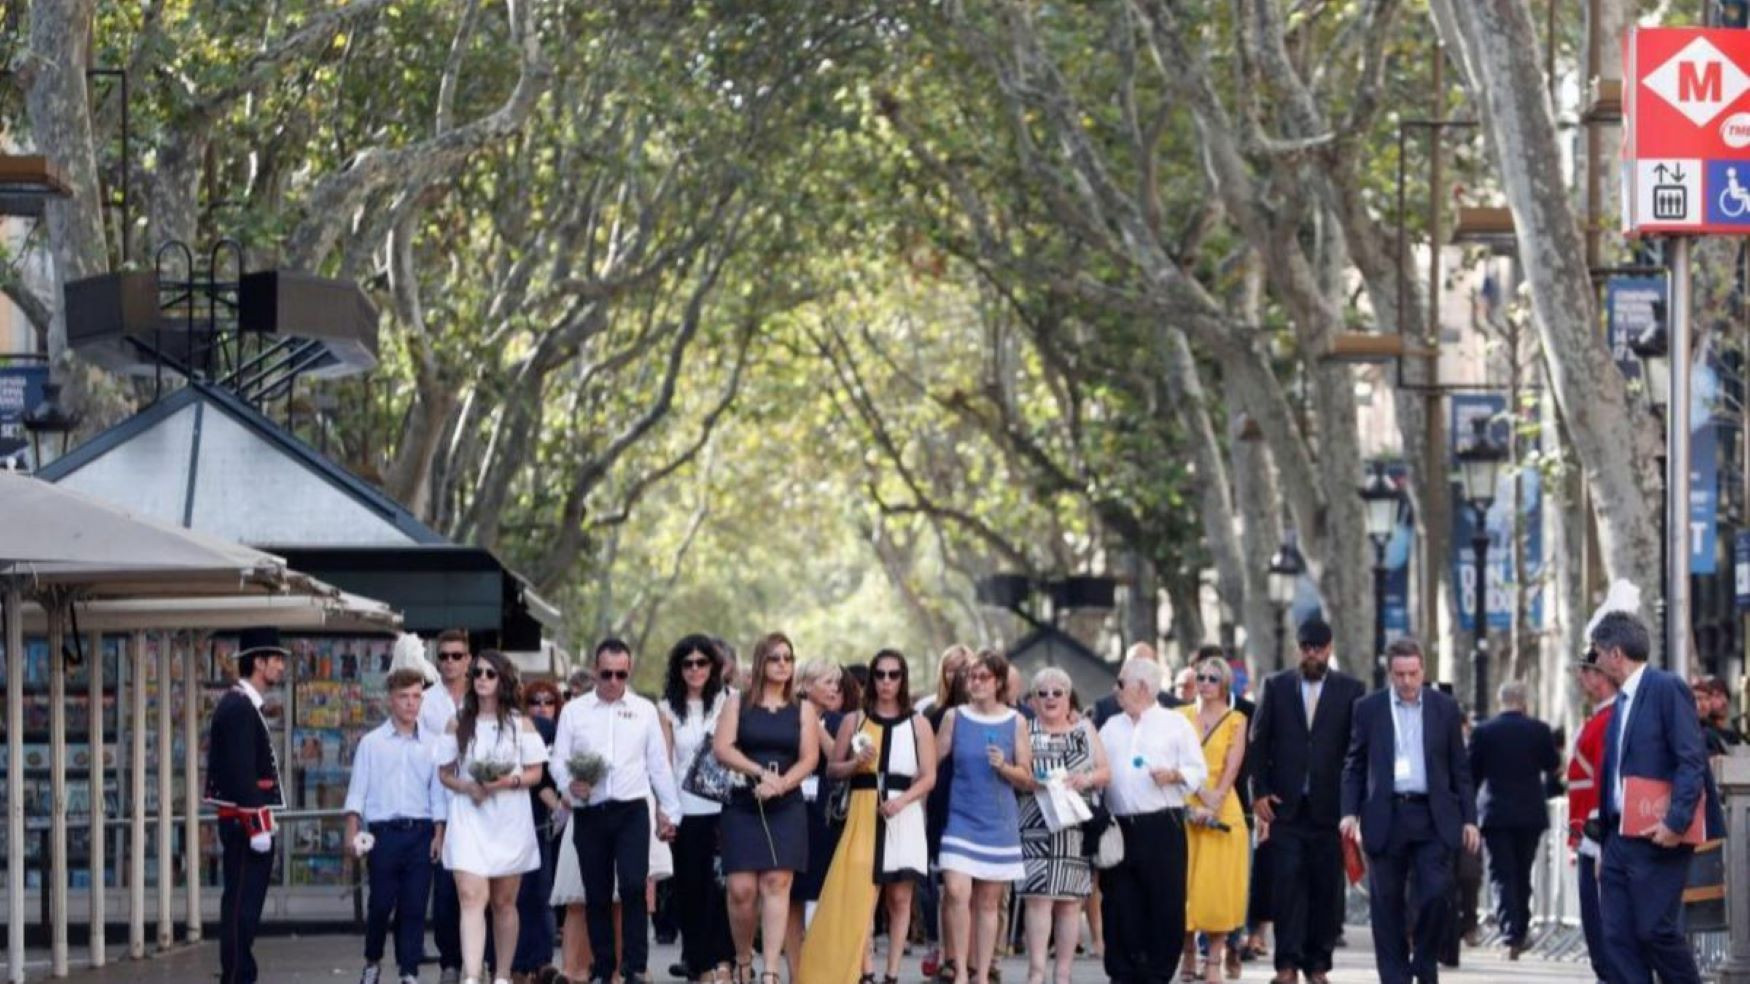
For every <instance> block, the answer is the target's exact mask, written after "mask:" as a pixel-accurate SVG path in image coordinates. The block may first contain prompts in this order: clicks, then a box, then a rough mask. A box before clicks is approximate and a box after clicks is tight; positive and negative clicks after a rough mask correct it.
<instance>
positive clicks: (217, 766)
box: [205, 680, 286, 984]
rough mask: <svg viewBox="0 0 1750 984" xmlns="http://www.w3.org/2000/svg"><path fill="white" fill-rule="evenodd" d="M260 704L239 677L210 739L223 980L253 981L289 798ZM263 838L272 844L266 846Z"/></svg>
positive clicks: (209, 796) (216, 713) (209, 788)
mask: <svg viewBox="0 0 1750 984" xmlns="http://www.w3.org/2000/svg"><path fill="white" fill-rule="evenodd" d="M261 703H262V699H261V694H259V693H257V692H256V690H255V688H254V687H252V686H250V684H249V681H247V680H240V681H238V682H237V685H236V686H235V687H233V688H232V689H231V690H230V692H228V693H226V694H225V696H223V697H221V698H220V699H219V705H218V707H216V708H214V710H213V723H212V732H211V735H210V737H209V739H208V743H207V776H206V793H205V799H206V801H207V802H208V803H211V804H213V805H214V806H216V807H218V813H219V844H220V846H221V847H222V848H223V850H224V861H223V868H224V893H223V895H222V897H221V899H220V903H219V905H220V909H219V984H255V981H256V967H255V957H254V955H253V953H252V952H251V950H252V949H253V947H254V945H255V934H256V931H257V930H258V929H259V928H260V926H261V909H262V905H263V904H264V903H265V902H266V901H267V883H268V879H269V878H270V877H271V876H272V874H273V839H272V838H273V831H274V822H273V811H274V810H276V809H283V808H284V807H285V805H286V804H285V795H284V793H283V791H282V790H281V787H280V771H279V760H278V758H277V756H275V754H274V749H273V736H272V733H271V732H270V731H269V729H268V726H267V719H266V718H264V717H263V716H262V714H261ZM252 839H255V844H254V845H253V846H252V844H251V840H252ZM264 844H265V846H266V849H265V850H262V849H260V848H261V847H262V846H263V845H264Z"/></svg>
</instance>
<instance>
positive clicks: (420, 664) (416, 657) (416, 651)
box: [389, 632, 441, 686]
mask: <svg viewBox="0 0 1750 984" xmlns="http://www.w3.org/2000/svg"><path fill="white" fill-rule="evenodd" d="M408 668H412V669H415V670H418V671H419V672H420V673H422V674H424V675H425V682H426V684H427V685H428V686H429V685H431V684H434V683H437V682H438V680H439V679H441V678H440V677H439V676H438V671H437V667H435V666H433V665H431V660H429V659H426V658H425V640H424V639H421V638H420V637H419V636H417V635H415V634H414V633H412V632H403V633H401V637H400V638H399V639H396V640H395V649H394V658H392V659H391V660H390V661H389V672H391V673H393V672H395V671H396V670H402V669H408Z"/></svg>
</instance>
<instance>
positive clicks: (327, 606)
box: [24, 581, 401, 635]
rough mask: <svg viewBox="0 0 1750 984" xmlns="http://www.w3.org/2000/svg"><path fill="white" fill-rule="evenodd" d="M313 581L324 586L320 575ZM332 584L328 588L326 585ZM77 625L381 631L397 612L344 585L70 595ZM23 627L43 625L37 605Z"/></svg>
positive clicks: (93, 628)
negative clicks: (206, 593)
mask: <svg viewBox="0 0 1750 984" xmlns="http://www.w3.org/2000/svg"><path fill="white" fill-rule="evenodd" d="M311 583H312V584H313V585H319V586H321V587H324V588H327V587H328V586H327V585H324V584H323V583H322V582H321V581H312V582H311ZM329 590H331V591H332V590H333V589H331V588H330V589H329ZM73 608H74V611H75V613H76V614H75V617H76V618H77V620H78V624H79V628H80V629H81V630H82V631H85V632H122V631H132V630H135V629H147V630H159V629H207V630H212V631H217V632H224V631H226V630H232V629H246V628H249V627H250V626H254V625H275V626H278V627H279V628H281V629H289V630H291V631H301V632H346V633H365V634H381V635H387V634H389V633H391V632H394V631H395V630H396V629H398V628H400V627H401V616H400V615H398V614H396V612H395V611H394V610H393V609H391V608H390V607H389V606H388V605H385V604H383V603H382V602H380V601H374V600H372V599H370V598H362V597H360V596H358V595H355V594H347V593H346V592H344V591H334V592H333V594H332V595H330V594H322V595H307V594H286V595H263V596H253V597H251V596H242V597H229V598H214V597H187V598H145V599H141V598H131V599H120V600H93V601H76V602H74V603H73ZM24 631H25V632H27V633H37V634H41V633H44V632H46V631H48V618H47V617H46V616H45V614H44V613H43V610H42V606H40V605H38V604H35V603H34V602H33V603H28V604H26V605H25V606H24Z"/></svg>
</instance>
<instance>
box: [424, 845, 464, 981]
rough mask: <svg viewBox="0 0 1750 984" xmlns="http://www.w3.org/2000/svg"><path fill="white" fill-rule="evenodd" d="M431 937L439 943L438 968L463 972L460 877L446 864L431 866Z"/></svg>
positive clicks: (439, 863) (438, 863)
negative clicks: (458, 883) (459, 894)
mask: <svg viewBox="0 0 1750 984" xmlns="http://www.w3.org/2000/svg"><path fill="white" fill-rule="evenodd" d="M431 938H432V941H433V942H435V943H436V944H437V951H438V966H439V967H441V968H443V969H444V970H461V969H462V902H461V900H460V899H458V898H456V876H455V875H454V874H451V873H450V870H449V869H448V868H445V867H444V864H443V862H442V861H433V862H432V865H431Z"/></svg>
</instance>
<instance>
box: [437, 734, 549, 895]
mask: <svg viewBox="0 0 1750 984" xmlns="http://www.w3.org/2000/svg"><path fill="white" fill-rule="evenodd" d="M432 754H433V758H434V759H435V760H436V761H437V764H438V765H439V766H440V767H442V766H446V765H449V764H451V763H452V762H455V761H456V736H455V735H454V734H447V735H444V736H443V738H441V739H439V741H438V743H437V745H436V746H435V747H434V748H433V752H432ZM482 760H491V761H498V762H504V763H506V764H508V765H510V766H512V767H513V768H521V767H524V766H530V765H539V764H541V763H543V762H546V761H547V746H546V745H544V744H542V743H541V736H540V734H539V733H538V732H536V731H533V730H530V731H524V730H523V727H522V716H521V715H519V714H513V715H511V717H510V719H509V721H508V722H507V723H506V724H505V726H504V729H503V731H502V732H501V731H500V730H499V727H498V722H497V721H494V720H489V719H485V718H482V719H481V720H479V721H477V722H475V728H474V740H473V741H472V742H471V743H470V744H469V747H468V749H467V751H466V752H465V753H464V754H463V755H462V762H461V774H462V775H464V776H465V775H467V774H468V767H469V765H470V764H471V763H473V762H476V761H482ZM540 866H541V847H540V844H539V842H538V841H537V840H536V837H535V814H534V810H533V809H531V807H530V805H529V791H528V790H527V789H520V788H518V789H501V790H499V791H498V792H495V793H493V794H492V795H490V796H488V797H487V798H486V801H485V802H483V803H480V804H478V805H476V804H475V803H474V801H473V800H472V799H471V798H469V797H468V796H466V795H463V794H461V793H457V792H453V791H452V792H451V793H450V816H449V827H448V829H447V830H446V831H445V832H444V867H445V868H448V869H449V870H451V871H466V872H468V873H469V874H472V875H480V876H482V877H485V878H498V877H500V876H503V875H517V874H522V873H524V872H528V871H534V870H535V869H536V868H539V867H540Z"/></svg>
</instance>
